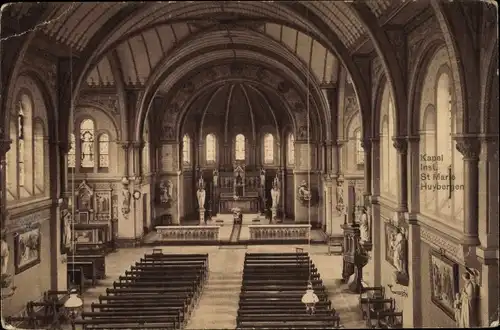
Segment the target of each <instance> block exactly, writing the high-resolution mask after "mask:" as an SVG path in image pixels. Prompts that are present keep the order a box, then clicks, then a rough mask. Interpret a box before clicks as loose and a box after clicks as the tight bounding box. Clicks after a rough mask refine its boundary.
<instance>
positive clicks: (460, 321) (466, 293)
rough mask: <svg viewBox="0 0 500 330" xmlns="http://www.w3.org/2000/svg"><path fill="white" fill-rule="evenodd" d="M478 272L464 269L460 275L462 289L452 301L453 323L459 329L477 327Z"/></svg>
mask: <svg viewBox="0 0 500 330" xmlns="http://www.w3.org/2000/svg"><path fill="white" fill-rule="evenodd" d="M478 277H479V272H478V271H477V270H475V269H470V268H468V267H466V272H465V273H464V274H463V275H462V278H463V280H464V287H463V288H462V290H461V291H460V293H457V296H456V297H455V301H454V304H453V306H454V309H455V321H456V322H457V326H458V327H459V328H473V327H478V326H479V317H478V313H479V284H478V283H477V281H478Z"/></svg>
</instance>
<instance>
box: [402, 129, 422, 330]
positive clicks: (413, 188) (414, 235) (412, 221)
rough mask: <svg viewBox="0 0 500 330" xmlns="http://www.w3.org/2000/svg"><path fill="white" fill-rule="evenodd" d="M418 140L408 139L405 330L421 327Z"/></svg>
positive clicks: (416, 138)
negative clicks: (407, 278) (407, 279)
mask: <svg viewBox="0 0 500 330" xmlns="http://www.w3.org/2000/svg"><path fill="white" fill-rule="evenodd" d="M419 152H420V148H419V138H418V137H409V138H408V165H407V166H408V167H409V169H410V173H409V177H408V181H409V188H410V189H409V191H410V193H409V196H408V197H409V199H408V212H409V215H408V274H409V279H410V280H409V286H408V298H407V299H405V300H404V306H403V308H402V309H403V321H404V327H405V328H420V327H422V292H421V285H420V284H421V280H420V278H421V276H422V274H421V259H420V255H421V245H420V244H421V239H420V226H419V224H418V221H417V214H418V213H419V210H420V203H419V189H420V188H419V187H420V185H419V179H420V177H419Z"/></svg>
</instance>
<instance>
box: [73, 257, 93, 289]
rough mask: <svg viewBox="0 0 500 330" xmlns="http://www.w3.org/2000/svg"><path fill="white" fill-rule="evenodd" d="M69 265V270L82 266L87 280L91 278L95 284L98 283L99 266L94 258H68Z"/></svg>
mask: <svg viewBox="0 0 500 330" xmlns="http://www.w3.org/2000/svg"><path fill="white" fill-rule="evenodd" d="M67 267H68V270H70V269H73V268H80V269H81V270H82V271H83V277H84V279H85V280H87V279H89V280H91V281H92V285H93V286H95V285H96V284H97V266H96V263H95V261H94V260H86V261H74V262H73V261H69V260H68V262H67Z"/></svg>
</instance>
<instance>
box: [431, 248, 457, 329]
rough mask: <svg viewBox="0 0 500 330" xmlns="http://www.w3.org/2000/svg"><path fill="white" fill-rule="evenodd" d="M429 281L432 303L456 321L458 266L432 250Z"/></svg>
mask: <svg viewBox="0 0 500 330" xmlns="http://www.w3.org/2000/svg"><path fill="white" fill-rule="evenodd" d="M429 279H430V285H431V300H432V302H433V303H434V304H435V305H437V306H438V307H439V308H440V309H441V310H442V311H443V312H445V313H446V314H447V315H448V316H449V317H450V318H452V319H453V320H455V312H454V308H453V302H454V300H455V295H456V294H457V293H458V264H456V263H455V262H453V261H452V260H450V259H448V258H446V257H445V256H444V255H442V254H441V253H440V252H437V251H435V250H431V251H430V253H429Z"/></svg>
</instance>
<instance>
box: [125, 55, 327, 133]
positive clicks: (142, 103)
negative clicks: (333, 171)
mask: <svg viewBox="0 0 500 330" xmlns="http://www.w3.org/2000/svg"><path fill="white" fill-rule="evenodd" d="M245 48H247V49H246V50H247V51H248V53H243V52H244V50H241V51H242V54H246V55H245V56H247V57H249V56H250V55H248V54H253V55H255V54H256V53H259V55H260V56H262V52H264V53H265V51H263V50H262V49H260V48H259V49H257V48H256V47H245ZM252 48H255V49H252ZM233 49H234V48H233ZM200 51H202V52H203V53H205V56H204V57H203V58H201V59H200V57H199V56H198V55H197V54H192V53H191V54H190V55H188V56H186V57H183V58H182V59H180V60H179V62H180V63H178V64H177V63H171V64H169V67H168V68H165V69H164V70H161V71H162V73H157V76H156V77H150V81H149V82H148V88H146V91H145V93H144V94H145V95H144V96H143V97H141V99H140V100H138V103H137V107H138V108H139V109H141V110H140V113H139V115H138V116H137V120H136V122H135V125H136V129H135V134H136V135H137V132H138V131H140V127H141V126H142V118H143V117H144V116H145V114H146V113H147V112H148V111H149V109H150V105H151V101H152V99H153V97H154V95H155V93H156V92H157V90H158V87H159V84H160V82H163V80H164V79H165V78H166V77H167V76H168V75H170V74H173V73H174V72H181V71H183V70H184V71H185V70H187V69H183V68H182V65H184V64H185V65H188V64H190V65H191V66H192V65H194V64H193V63H196V62H199V63H200V62H201V63H200V64H197V65H198V66H199V67H203V66H205V65H210V62H211V58H210V55H212V56H216V55H214V54H222V53H223V52H224V50H223V49H221V46H220V45H218V46H215V47H213V48H207V49H201V50H200ZM233 51H234V50H233ZM217 56H219V57H220V56H221V55H217ZM274 56H276V55H274ZM249 58H250V57H249ZM266 58H267V61H270V63H273V64H274V65H277V66H281V67H282V70H284V71H286V72H287V73H286V78H287V79H290V80H292V81H295V84H297V85H299V86H301V85H304V83H303V81H300V78H299V77H297V74H296V71H297V68H293V65H292V64H288V65H284V64H283V62H286V60H284V59H281V60H280V61H278V60H277V59H272V58H269V57H266ZM216 60H217V58H215V59H213V60H212V61H216ZM219 60H220V59H219ZM246 60H247V61H248V59H246ZM252 61H254V62H255V61H259V60H258V59H257V58H253V59H252ZM262 61H263V62H262V64H263V66H264V67H266V61H264V60H262ZM259 64H260V63H259ZM189 70H194V68H192V67H190V68H189ZM197 70H199V68H197ZM299 71H300V70H299ZM302 80H303V79H302ZM311 86H312V87H314V85H311ZM302 89H304V87H303V86H302V87H301V90H302ZM313 91H315V92H314V93H312V96H313V98H312V100H313V104H314V106H315V107H314V109H315V110H316V111H317V112H319V111H321V112H323V115H324V116H326V113H327V110H326V109H327V108H326V107H322V106H320V105H321V104H322V102H320V100H323V99H324V96H323V95H322V93H321V92H320V88H319V86H316V88H313ZM302 102H304V101H302ZM323 105H326V103H325V104H323ZM326 118H328V117H326ZM325 134H327V135H328V134H330V132H329V130H326V131H325Z"/></svg>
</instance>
